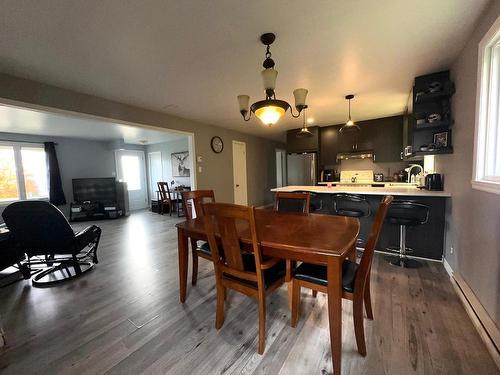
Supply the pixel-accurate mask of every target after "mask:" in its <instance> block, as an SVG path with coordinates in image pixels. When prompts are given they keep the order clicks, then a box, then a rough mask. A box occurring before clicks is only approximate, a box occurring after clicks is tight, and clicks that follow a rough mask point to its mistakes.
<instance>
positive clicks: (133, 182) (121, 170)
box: [115, 150, 148, 210]
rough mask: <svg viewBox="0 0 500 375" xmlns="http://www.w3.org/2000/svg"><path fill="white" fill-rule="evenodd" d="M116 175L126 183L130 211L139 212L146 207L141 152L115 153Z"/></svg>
mask: <svg viewBox="0 0 500 375" xmlns="http://www.w3.org/2000/svg"><path fill="white" fill-rule="evenodd" d="M115 161H116V175H117V178H118V180H121V181H124V182H126V183H127V190H128V203H129V208H130V210H140V209H141V208H146V207H147V206H148V189H147V184H146V166H145V161H144V152H143V151H131V150H117V151H115Z"/></svg>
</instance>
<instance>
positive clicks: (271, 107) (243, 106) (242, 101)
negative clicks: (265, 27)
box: [238, 33, 307, 126]
mask: <svg viewBox="0 0 500 375" xmlns="http://www.w3.org/2000/svg"><path fill="white" fill-rule="evenodd" d="M275 39H276V35H274V34H273V33H266V34H262V35H261V37H260V41H261V42H262V44H264V45H265V46H267V48H266V55H265V56H266V58H265V60H264V62H263V63H262V66H263V67H264V70H263V71H262V72H261V76H262V81H263V83H264V90H265V91H266V99H265V100H260V101H258V102H255V103H253V104H252V106H251V107H250V111H249V110H248V104H249V102H250V96H248V95H238V103H239V105H240V113H241V115H242V116H243V119H244V120H245V121H248V120H250V117H251V116H252V112H253V113H255V116H257V117H258V118H259V119H260V121H262V123H263V124H265V125H267V126H271V125H274V124H276V123H277V122H278V121H279V119H280V118H281V117H282V116H283V115H284V114H285V112H286V111H287V109H288V108H290V113H291V115H292V117H295V118H297V117H299V116H300V112H302V110H304V109H306V108H307V105H306V96H307V90H306V89H302V88H300V89H295V90H294V91H293V96H294V97H295V109H296V110H297V112H298V113H297V115H295V114H294V113H293V111H292V108H291V106H290V104H288V102H286V101H284V100H279V99H276V93H275V91H274V89H275V87H276V77H277V76H278V71H277V70H276V69H274V65H275V63H274V60H273V59H272V58H271V51H270V46H271V44H273V42H274V40H275ZM247 113H248V114H249V115H248V117H246V116H247Z"/></svg>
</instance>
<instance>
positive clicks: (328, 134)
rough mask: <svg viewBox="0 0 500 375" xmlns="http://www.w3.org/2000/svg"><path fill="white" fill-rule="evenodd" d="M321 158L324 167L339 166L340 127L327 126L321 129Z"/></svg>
mask: <svg viewBox="0 0 500 375" xmlns="http://www.w3.org/2000/svg"><path fill="white" fill-rule="evenodd" d="M320 139H321V158H320V164H321V166H322V167H325V166H327V165H333V164H337V152H338V150H339V127H338V126H327V127H324V128H321V138H320Z"/></svg>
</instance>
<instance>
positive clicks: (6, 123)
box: [0, 105, 186, 145]
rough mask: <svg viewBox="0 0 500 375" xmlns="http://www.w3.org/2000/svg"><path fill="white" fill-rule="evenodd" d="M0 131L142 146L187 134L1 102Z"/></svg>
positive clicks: (171, 139)
mask: <svg viewBox="0 0 500 375" xmlns="http://www.w3.org/2000/svg"><path fill="white" fill-rule="evenodd" d="M0 132H5V133H18V134H32V135H42V136H52V137H55V136H57V137H68V138H81V139H91V140H97V141H113V140H123V141H124V142H125V143H128V144H142V145H147V144H155V143H162V142H167V141H173V140H176V139H180V138H185V137H186V135H184V134H180V133H175V132H165V131H157V130H151V129H146V128H139V127H136V126H128V125H122V124H115V123H111V122H105V121H97V120H89V119H83V118H76V117H73V116H66V115H62V114H57V113H48V112H44V111H36V110H31V109H24V108H18V107H12V106H5V105H0Z"/></svg>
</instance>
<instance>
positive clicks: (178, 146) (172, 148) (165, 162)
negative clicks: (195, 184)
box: [146, 137, 195, 190]
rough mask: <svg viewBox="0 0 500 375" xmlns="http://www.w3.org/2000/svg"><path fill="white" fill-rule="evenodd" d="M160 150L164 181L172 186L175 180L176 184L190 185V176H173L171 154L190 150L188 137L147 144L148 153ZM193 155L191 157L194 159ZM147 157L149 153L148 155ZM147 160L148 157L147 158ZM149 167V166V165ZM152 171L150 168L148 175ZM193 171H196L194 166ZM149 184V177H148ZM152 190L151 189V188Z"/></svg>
mask: <svg viewBox="0 0 500 375" xmlns="http://www.w3.org/2000/svg"><path fill="white" fill-rule="evenodd" d="M155 151H160V152H161V159H162V167H163V181H167V182H168V184H169V186H170V181H172V180H174V181H175V183H176V185H179V184H182V185H185V186H190V184H191V181H190V177H173V175H172V162H171V154H172V153H173V152H182V151H189V144H188V137H185V138H181V139H176V140H173V141H169V142H163V143H156V144H153V145H147V146H146V154H147V153H150V152H155ZM192 156H193V155H191V159H192ZM146 158H147V155H146ZM146 160H147V159H146ZM148 168H149V166H148ZM149 173H150V171H149V169H148V175H149ZM191 173H195V172H194V171H193V168H191ZM148 184H149V178H148ZM150 190H151V189H150Z"/></svg>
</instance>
